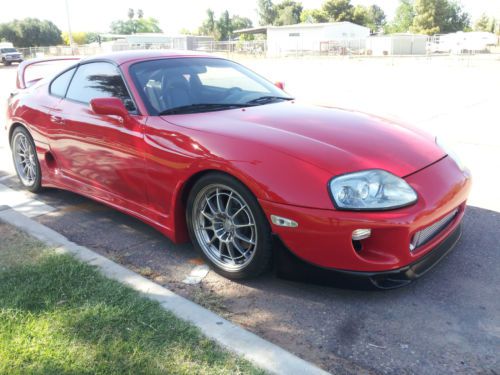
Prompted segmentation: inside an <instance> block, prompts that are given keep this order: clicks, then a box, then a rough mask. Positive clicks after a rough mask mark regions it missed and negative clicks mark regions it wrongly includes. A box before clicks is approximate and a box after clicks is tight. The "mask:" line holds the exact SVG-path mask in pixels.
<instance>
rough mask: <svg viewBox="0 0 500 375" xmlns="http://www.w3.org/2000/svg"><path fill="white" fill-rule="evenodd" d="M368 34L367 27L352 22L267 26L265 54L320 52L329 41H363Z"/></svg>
mask: <svg viewBox="0 0 500 375" xmlns="http://www.w3.org/2000/svg"><path fill="white" fill-rule="evenodd" d="M369 35H370V29H369V28H368V27H364V26H360V25H356V24H355V23H352V22H333V23H299V24H296V25H286V26H268V27H267V54H268V55H269V56H280V55H287V54H294V53H304V52H320V50H321V46H322V44H324V43H328V42H330V41H347V40H356V41H359V42H358V43H357V45H359V43H360V42H361V41H363V46H362V47H363V48H364V40H365V39H366V38H367V37H368V36H369Z"/></svg>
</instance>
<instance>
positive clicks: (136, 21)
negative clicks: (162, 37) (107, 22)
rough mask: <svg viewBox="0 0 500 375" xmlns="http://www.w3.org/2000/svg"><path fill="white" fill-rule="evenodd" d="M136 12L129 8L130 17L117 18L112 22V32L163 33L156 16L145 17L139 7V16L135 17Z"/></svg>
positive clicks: (128, 14)
mask: <svg viewBox="0 0 500 375" xmlns="http://www.w3.org/2000/svg"><path fill="white" fill-rule="evenodd" d="M134 16H135V12H134V10H133V9H129V10H128V13H127V17H128V19H126V20H117V21H113V22H111V26H110V29H111V33H112V34H125V35H129V34H136V33H161V32H163V31H162V30H161V28H160V22H159V21H158V20H157V19H156V18H152V17H148V18H144V12H143V11H142V10H141V9H139V10H138V11H137V16H138V18H134Z"/></svg>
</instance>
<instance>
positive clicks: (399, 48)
mask: <svg viewBox="0 0 500 375" xmlns="http://www.w3.org/2000/svg"><path fill="white" fill-rule="evenodd" d="M427 39H428V37H427V36H426V35H420V34H390V35H380V36H371V37H369V38H368V39H367V40H366V53H367V54H370V55H374V56H385V55H425V54H426V50H427Z"/></svg>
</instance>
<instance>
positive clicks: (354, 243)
mask: <svg viewBox="0 0 500 375" xmlns="http://www.w3.org/2000/svg"><path fill="white" fill-rule="evenodd" d="M352 247H354V250H356V252H357V253H359V252H360V251H361V250H363V244H362V243H361V241H356V240H352Z"/></svg>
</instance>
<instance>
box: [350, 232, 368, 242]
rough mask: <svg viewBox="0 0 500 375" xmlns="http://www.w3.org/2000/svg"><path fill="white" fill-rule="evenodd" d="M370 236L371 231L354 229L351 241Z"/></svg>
mask: <svg viewBox="0 0 500 375" xmlns="http://www.w3.org/2000/svg"><path fill="white" fill-rule="evenodd" d="M371 235H372V230H371V229H356V230H354V231H353V232H352V240H353V241H360V240H364V239H365V238H368V237H370V236H371Z"/></svg>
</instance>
